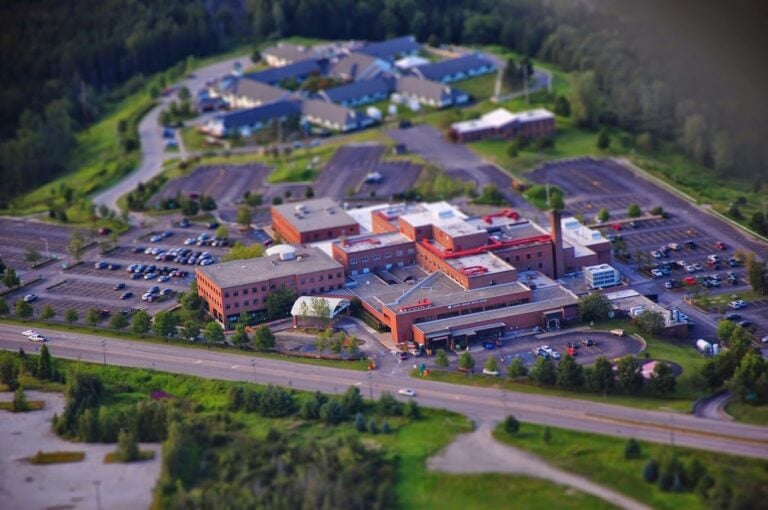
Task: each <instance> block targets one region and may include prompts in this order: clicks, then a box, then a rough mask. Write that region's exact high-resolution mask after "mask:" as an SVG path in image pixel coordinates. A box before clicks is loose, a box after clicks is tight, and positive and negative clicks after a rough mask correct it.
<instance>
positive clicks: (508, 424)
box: [504, 415, 520, 435]
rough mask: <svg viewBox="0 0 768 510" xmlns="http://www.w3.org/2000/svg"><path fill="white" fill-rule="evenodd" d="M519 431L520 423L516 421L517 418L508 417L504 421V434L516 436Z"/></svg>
mask: <svg viewBox="0 0 768 510" xmlns="http://www.w3.org/2000/svg"><path fill="white" fill-rule="evenodd" d="M519 430H520V422H519V421H517V418H515V417H514V416H512V415H509V416H507V417H506V418H505V419H504V432H506V433H507V434H509V435H514V434H517V432H518V431H519Z"/></svg>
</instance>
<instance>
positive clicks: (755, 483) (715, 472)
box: [494, 418, 768, 510]
mask: <svg viewBox="0 0 768 510" xmlns="http://www.w3.org/2000/svg"><path fill="white" fill-rule="evenodd" d="M508 420H509V418H508ZM505 425H506V423H502V424H500V425H499V426H498V427H497V428H496V430H495V431H494V436H495V437H496V439H498V440H500V441H502V442H504V443H507V444H510V445H512V446H515V447H517V448H521V449H523V450H526V451H529V452H532V453H535V454H536V455H538V456H540V457H542V458H543V459H544V460H546V461H548V462H551V463H552V464H553V465H555V466H556V467H559V468H561V469H564V470H566V471H569V472H572V473H576V474H579V475H581V476H584V477H586V478H589V479H590V480H592V481H594V482H597V483H599V484H602V485H604V486H606V487H610V488H612V489H615V490H617V491H619V492H621V493H623V494H626V495H627V496H629V497H631V498H634V499H635V500H637V501H639V502H642V503H645V504H646V505H648V506H650V507H652V508H656V509H669V510H676V509H679V508H686V509H699V508H700V509H721V508H726V509H736V508H758V507H760V506H761V504H762V503H760V502H761V501H764V500H765V498H766V497H768V463H766V462H765V461H760V460H755V459H749V458H745V457H735V456H730V455H727V454H724V453H721V452H717V453H716V452H708V451H705V450H693V449H689V448H681V447H678V446H672V447H670V446H669V445H666V444H656V443H649V442H645V441H636V440H634V439H629V440H625V439H621V438H616V437H611V436H602V435H598V434H589V433H585V432H576V431H572V430H564V429H559V428H554V427H546V426H541V425H534V424H531V423H522V424H519V425H518V427H517V428H515V427H508V426H505Z"/></svg>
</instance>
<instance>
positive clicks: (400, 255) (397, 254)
mask: <svg viewBox="0 0 768 510" xmlns="http://www.w3.org/2000/svg"><path fill="white" fill-rule="evenodd" d="M395 256H396V257H402V256H403V250H397V251H396V252H395Z"/></svg>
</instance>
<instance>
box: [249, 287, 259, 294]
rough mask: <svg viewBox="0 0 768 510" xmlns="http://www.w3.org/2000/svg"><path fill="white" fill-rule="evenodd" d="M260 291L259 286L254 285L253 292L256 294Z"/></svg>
mask: <svg viewBox="0 0 768 510" xmlns="http://www.w3.org/2000/svg"><path fill="white" fill-rule="evenodd" d="M258 291H259V288H258V287H254V288H252V289H251V292H253V293H254V294H256V293H257V292H258Z"/></svg>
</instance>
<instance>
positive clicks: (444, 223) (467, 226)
mask: <svg viewBox="0 0 768 510" xmlns="http://www.w3.org/2000/svg"><path fill="white" fill-rule="evenodd" d="M434 225H435V226H436V227H437V228H439V229H440V230H442V231H443V232H445V233H446V234H449V235H450V236H451V237H460V236H467V235H472V234H477V233H483V234H485V233H486V229H485V228H483V227H481V226H478V225H473V224H472V223H468V222H467V221H466V220H465V219H463V218H457V217H455V216H454V217H451V218H448V219H442V220H438V221H437V222H435V224H434Z"/></svg>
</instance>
